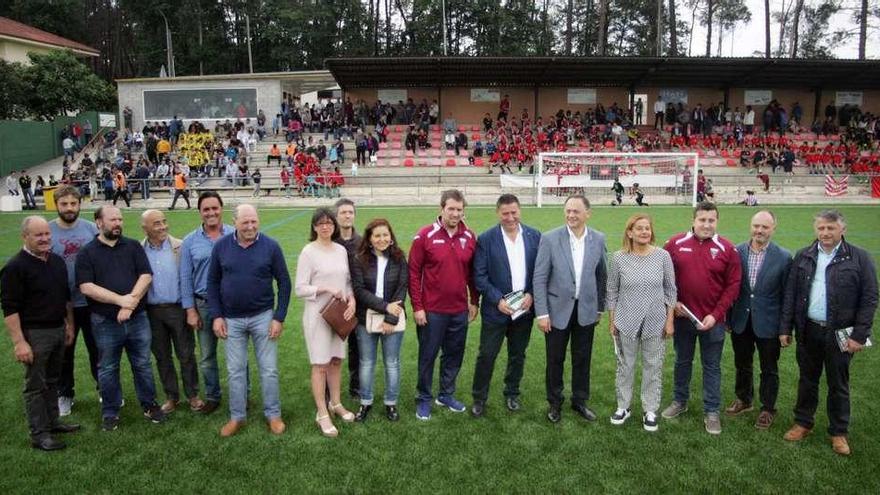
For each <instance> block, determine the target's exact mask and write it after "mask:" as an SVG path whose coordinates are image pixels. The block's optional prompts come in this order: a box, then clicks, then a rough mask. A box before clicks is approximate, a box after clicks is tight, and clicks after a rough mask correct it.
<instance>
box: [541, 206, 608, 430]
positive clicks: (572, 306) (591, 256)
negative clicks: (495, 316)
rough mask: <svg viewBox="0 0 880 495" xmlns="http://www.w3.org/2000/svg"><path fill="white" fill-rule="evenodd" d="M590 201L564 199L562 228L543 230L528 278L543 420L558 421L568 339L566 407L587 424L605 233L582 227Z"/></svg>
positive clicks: (592, 418) (602, 288)
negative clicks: (543, 389)
mask: <svg viewBox="0 0 880 495" xmlns="http://www.w3.org/2000/svg"><path fill="white" fill-rule="evenodd" d="M590 214H591V210H590V202H589V200H587V198H586V197H585V196H583V195H580V194H578V195H574V196H570V197H569V198H568V199H567V200H566V201H565V224H566V225H565V226H563V227H559V228H557V229H554V230H551V231H550V232H547V233H546V234H544V235H543V236H542V237H541V242H540V244H539V245H538V256H537V260H536V262H535V272H534V278H533V282H532V283H533V286H534V295H535V314H536V315H537V321H538V328H540V329H541V331H542V332H544V336H545V339H546V343H547V375H546V380H547V402H549V403H550V409H549V411H548V413H547V419H549V420H550V422H552V423H558V422H559V421H560V420H561V419H562V412H561V407H562V402H563V400H564V397H563V395H562V391H563V387H564V384H563V377H562V374H563V370H564V368H565V349H566V347H568V342H569V340H571V361H572V365H571V366H572V378H571V388H572V397H571V408H572V409H573V410H574V411H575V412H576V413H578V414H579V415H581V416H582V417H583V418H584V419H586V420H588V421H595V420H596V413H594V412H593V411H592V410H590V408H588V407H587V404H586V403H587V401H588V400H589V398H590V358H591V356H592V352H593V331H594V329H595V327H596V324H597V323H598V322H599V318H600V316H601V312H602V311H603V310H604V309H605V281H606V278H607V272H606V268H605V235H604V234H603V233H601V232H598V231H596V230H593V229H591V228H588V227H587V225H586V224H587V221H588V220H589V219H590Z"/></svg>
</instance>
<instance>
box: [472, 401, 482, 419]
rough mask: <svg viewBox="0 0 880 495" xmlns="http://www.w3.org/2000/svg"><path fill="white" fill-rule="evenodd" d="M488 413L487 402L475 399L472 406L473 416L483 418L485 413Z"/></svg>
mask: <svg viewBox="0 0 880 495" xmlns="http://www.w3.org/2000/svg"><path fill="white" fill-rule="evenodd" d="M485 413H486V403H485V402H483V401H481V400H478V401H474V405H472V406H471V416H473V417H475V418H482V417H483V414H485Z"/></svg>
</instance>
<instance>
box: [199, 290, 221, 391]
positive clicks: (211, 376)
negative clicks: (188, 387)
mask: <svg viewBox="0 0 880 495" xmlns="http://www.w3.org/2000/svg"><path fill="white" fill-rule="evenodd" d="M195 302H196V310H198V312H199V318H201V319H202V328H201V329H200V330H199V370H200V371H201V372H202V380H203V381H204V382H205V400H207V401H210V402H220V397H221V396H222V395H223V394H222V392H221V391H220V370H219V369H218V367H217V336H216V335H214V330H213V328H212V323H213V322H212V321H211V320H210V318H208V302H207V301H205V300H202V299H196V300H195Z"/></svg>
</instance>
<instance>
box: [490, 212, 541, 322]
mask: <svg viewBox="0 0 880 495" xmlns="http://www.w3.org/2000/svg"><path fill="white" fill-rule="evenodd" d="M503 236H504V231H503V230H501V225H500V224H499V225H496V226H494V227H492V228H490V229H489V230H487V231H485V232H483V233H482V234H480V237H479V238H478V239H477V252H476V254H474V282H475V283H476V285H477V290H478V291H479V292H480V294H481V295H482V296H483V297H482V302H481V304H480V316H481V317H482V319H483V321H485V322H489V323H495V324H505V323H509V322H510V317H509V316H507V315H505V314H504V313H502V312H500V311H498V301H500V300H501V298H502V297H504V294H507V293H509V292H511V291H512V290H513V288H512V284H511V279H510V263H509V262H508V261H507V249H506V248H505V247H504V237H503ZM522 236H523V243H524V245H525V248H526V289H525V291H526V292H527V293H529V294H531V293H532V275H533V274H534V272H535V258H537V256H538V244H539V243H540V242H541V233H540V232H538V231H537V230H535V229H533V228H531V227H528V226H526V225H522ZM534 317H535V314H534V311H532V312H531V313H529V314H527V315H523V316H521V317H520V318H534Z"/></svg>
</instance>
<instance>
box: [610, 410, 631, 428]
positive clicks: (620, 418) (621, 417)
mask: <svg viewBox="0 0 880 495" xmlns="http://www.w3.org/2000/svg"><path fill="white" fill-rule="evenodd" d="M630 414H632V412H631V411H630V410H629V409H618V410H616V411H614V414H612V415H611V424H613V425H622V424H623V423H626V420H627V419H629V416H630Z"/></svg>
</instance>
